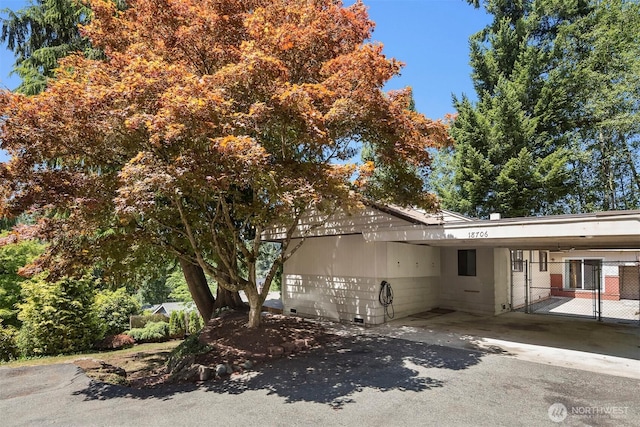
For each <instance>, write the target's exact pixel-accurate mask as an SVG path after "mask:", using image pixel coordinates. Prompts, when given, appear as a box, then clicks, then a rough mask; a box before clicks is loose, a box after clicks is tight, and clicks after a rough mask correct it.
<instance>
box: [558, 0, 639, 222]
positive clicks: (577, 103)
mask: <svg viewBox="0 0 640 427" xmlns="http://www.w3.org/2000/svg"><path fill="white" fill-rule="evenodd" d="M557 45H558V50H560V51H562V52H563V54H564V56H563V60H562V61H561V62H560V64H559V66H558V67H557V68H556V69H554V70H552V71H551V73H550V74H549V80H550V82H551V83H552V84H553V85H555V86H562V87H564V88H565V92H566V93H567V96H566V99H567V102H568V107H569V108H566V111H567V115H568V116H570V117H571V120H572V124H573V126H574V127H575V131H574V138H573V140H572V144H573V145H572V146H573V148H574V150H575V151H576V152H580V153H582V156H581V157H579V158H577V159H576V161H575V163H574V165H573V167H574V170H575V171H576V172H577V174H576V175H577V178H578V182H579V185H577V186H576V190H577V192H576V199H575V200H576V202H577V203H578V209H580V210H585V211H591V210H611V209H636V208H638V207H640V175H639V174H638V170H639V168H640V156H638V153H639V152H640V139H639V138H638V135H639V133H640V119H639V117H638V116H639V112H640V4H639V3H638V2H635V1H625V0H603V1H599V2H597V3H595V7H594V10H593V12H592V13H590V14H589V15H587V16H585V17H584V18H583V19H581V20H579V21H577V22H575V23H573V24H572V25H565V26H563V27H562V28H561V31H560V32H559V37H558V42H557Z"/></svg>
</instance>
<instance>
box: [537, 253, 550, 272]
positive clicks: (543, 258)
mask: <svg viewBox="0 0 640 427" xmlns="http://www.w3.org/2000/svg"><path fill="white" fill-rule="evenodd" d="M538 259H539V260H540V264H539V265H540V271H547V264H548V263H547V252H546V251H538Z"/></svg>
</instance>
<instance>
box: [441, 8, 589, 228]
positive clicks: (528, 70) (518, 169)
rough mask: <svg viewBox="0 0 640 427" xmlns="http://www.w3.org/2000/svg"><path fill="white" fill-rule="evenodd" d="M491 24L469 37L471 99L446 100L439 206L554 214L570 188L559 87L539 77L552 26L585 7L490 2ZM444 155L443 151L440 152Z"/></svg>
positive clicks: (547, 59)
mask: <svg viewBox="0 0 640 427" xmlns="http://www.w3.org/2000/svg"><path fill="white" fill-rule="evenodd" d="M485 8H486V9H487V11H488V12H489V13H491V14H492V15H493V16H494V19H493V22H492V23H491V24H490V25H488V26H487V27H486V28H485V29H483V30H482V31H480V32H478V33H477V34H475V35H474V36H472V38H471V43H470V45H471V65H472V68H473V80H474V85H475V90H476V92H477V95H478V101H477V102H475V103H474V102H471V101H470V100H469V99H468V98H467V97H466V96H462V97H461V98H454V104H455V106H456V109H457V111H458V116H457V118H456V120H455V121H454V123H453V126H452V129H451V134H452V136H453V138H454V140H455V144H456V149H455V152H454V154H453V158H452V159H450V160H448V161H447V160H443V161H441V162H440V164H444V165H452V166H453V170H452V171H447V170H442V169H440V170H436V174H435V182H433V185H434V187H435V188H436V189H437V190H443V189H444V188H445V187H447V185H446V184H444V183H443V181H444V180H447V179H451V180H452V183H453V185H448V189H447V190H448V191H445V192H441V193H440V196H441V198H442V202H443V205H444V207H446V208H450V209H454V210H457V211H459V212H461V213H464V214H467V215H471V216H479V217H486V216H488V214H489V213H491V212H501V213H502V214H503V215H505V216H528V215H536V214H545V213H554V212H557V211H559V210H562V209H564V203H565V197H566V196H567V194H568V193H569V192H570V190H571V189H572V188H573V180H572V176H571V174H570V173H569V167H568V165H569V163H570V161H571V159H572V158H573V153H572V152H571V151H570V150H569V149H568V147H567V144H566V141H567V132H568V128H569V126H568V125H567V124H566V123H564V122H563V114H562V110H561V107H562V104H561V102H562V99H564V97H561V96H558V95H559V92H560V91H561V90H562V88H556V87H552V86H550V85H549V84H548V82H547V79H546V75H547V73H548V72H549V70H551V69H553V67H554V66H555V65H556V63H557V58H558V56H557V55H556V53H555V51H554V40H555V37H556V33H557V31H558V28H559V27H560V26H561V25H562V24H563V23H565V22H570V21H572V20H573V19H576V18H577V17H580V16H582V15H584V14H585V13H587V12H588V10H589V9H588V7H587V5H586V2H581V1H577V2H572V3H567V4H564V3H562V4H560V3H558V2H553V1H545V0H532V1H520V2H514V1H506V0H490V1H487V2H485ZM444 155H445V156H446V155H447V153H446V152H445V154H444Z"/></svg>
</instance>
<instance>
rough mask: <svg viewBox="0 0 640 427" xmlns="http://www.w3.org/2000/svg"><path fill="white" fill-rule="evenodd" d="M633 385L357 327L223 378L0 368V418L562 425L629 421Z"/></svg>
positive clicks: (639, 404) (635, 409) (85, 422)
mask: <svg viewBox="0 0 640 427" xmlns="http://www.w3.org/2000/svg"><path fill="white" fill-rule="evenodd" d="M638 389H640V381H637V380H634V379H630V378H620V377H614V376H609V375H603V374H597V373H592V372H586V371H580V370H573V369H567V368H560V367H555V366H549V365H546V364H540V363H531V362H527V361H522V360H518V359H516V358H512V357H504V356H501V355H499V354H491V353H489V352H480V351H476V350H471V349H464V348H451V347H446V346H438V345H430V344H426V343H421V342H415V341H409V340H404V339H398V338H391V337H382V336H372V335H367V336H363V335H357V336H346V337H344V338H343V339H342V340H341V341H340V342H338V343H335V344H334V345H332V346H331V347H328V348H325V349H322V350H321V351H316V352H314V353H312V354H310V355H304V356H301V355H299V356H296V357H293V358H290V359H280V360H277V361H275V362H274V363H272V364H270V365H263V366H262V367H261V369H260V370H259V371H257V372H253V373H250V374H245V375H241V376H234V377H232V378H231V379H230V380H227V381H218V382H209V383H205V384H201V385H186V386H185V385H182V386H176V387H171V388H164V389H160V390H131V389H128V388H124V387H119V386H112V385H105V384H101V383H95V382H92V381H90V380H89V379H88V378H87V377H86V376H85V375H84V374H83V373H82V372H81V371H80V370H79V369H78V368H76V367H75V366H74V365H69V364H65V365H54V366H48V367H30V368H17V369H8V368H3V369H0V414H1V415H0V417H1V419H0V424H1V425H3V426H23V425H24V426H34V425H36V426H38V425H63V426H94V425H95V426H146V425H149V426H152V425H153V426H165V425H166V426H177V425H180V426H182V425H203V424H215V425H222V426H253V425H256V426H258V425H259V426H274V425H282V426H292V425H293V426H315V425H318V426H327V425H330V426H331V425H336V426H338V425H339V426H360V425H366V426H378V425H379V426H389V425H406V426H422V425H437V426H447V425H452V426H453V425H456V426H459V425H480V426H484V425H486V426H496V425H509V426H513V425H557V424H555V423H554V422H553V421H552V420H551V418H550V415H549V413H550V412H549V411H550V408H551V409H553V408H556V407H557V405H559V404H562V405H564V406H563V407H564V408H566V410H567V412H568V413H567V414H566V415H565V416H566V418H565V419H564V423H565V424H566V425H616V426H625V425H628V426H635V425H640V397H639V395H638V393H637V390H638ZM552 405H556V407H552ZM594 408H595V409H594ZM587 410H588V411H589V414H588V415H586V414H585V411H587ZM594 411H596V412H597V413H595V412H594ZM554 413H555V414H556V415H557V412H554Z"/></svg>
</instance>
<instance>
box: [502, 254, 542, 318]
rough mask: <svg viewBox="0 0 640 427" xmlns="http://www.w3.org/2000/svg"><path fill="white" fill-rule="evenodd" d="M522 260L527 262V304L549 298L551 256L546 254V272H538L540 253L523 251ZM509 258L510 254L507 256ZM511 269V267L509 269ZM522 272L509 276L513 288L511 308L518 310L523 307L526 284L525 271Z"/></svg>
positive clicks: (515, 272) (514, 272)
mask: <svg viewBox="0 0 640 427" xmlns="http://www.w3.org/2000/svg"><path fill="white" fill-rule="evenodd" d="M522 254H523V259H524V261H525V262H529V267H528V268H529V271H528V273H529V295H528V296H527V298H528V301H529V303H534V302H537V301H542V300H545V299H547V298H549V297H550V296H551V270H552V266H551V255H550V254H549V253H548V252H547V271H540V251H537V250H531V251H529V250H528V249H525V250H523V251H522ZM509 256H510V254H509ZM509 268H511V267H509ZM526 268H527V267H524V268H523V271H513V272H512V273H511V274H512V275H513V276H512V280H513V287H512V288H511V292H512V294H513V299H512V300H513V307H514V308H519V307H522V306H524V304H525V301H527V299H525V292H526V283H525V277H526V276H525V271H524V270H525V269H526Z"/></svg>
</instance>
